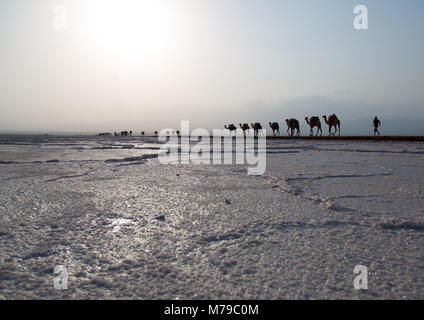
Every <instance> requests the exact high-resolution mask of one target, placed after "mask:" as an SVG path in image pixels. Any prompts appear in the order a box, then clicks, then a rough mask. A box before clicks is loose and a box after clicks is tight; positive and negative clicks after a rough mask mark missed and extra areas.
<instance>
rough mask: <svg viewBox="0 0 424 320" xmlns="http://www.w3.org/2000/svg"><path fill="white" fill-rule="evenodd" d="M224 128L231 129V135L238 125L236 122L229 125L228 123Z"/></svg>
mask: <svg viewBox="0 0 424 320" xmlns="http://www.w3.org/2000/svg"><path fill="white" fill-rule="evenodd" d="M224 128H225V129H227V130H230V135H231V134H232V132H233V131H236V130H237V127H236V126H235V125H234V124H230V125H229V126H228V127H227V125H225V126H224Z"/></svg>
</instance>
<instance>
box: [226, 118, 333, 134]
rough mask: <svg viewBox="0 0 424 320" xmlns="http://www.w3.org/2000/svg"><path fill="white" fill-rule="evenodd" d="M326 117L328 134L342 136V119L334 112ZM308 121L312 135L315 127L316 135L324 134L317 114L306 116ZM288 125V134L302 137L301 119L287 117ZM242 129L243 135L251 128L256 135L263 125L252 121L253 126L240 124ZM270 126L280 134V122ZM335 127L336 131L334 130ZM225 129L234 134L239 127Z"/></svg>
mask: <svg viewBox="0 0 424 320" xmlns="http://www.w3.org/2000/svg"><path fill="white" fill-rule="evenodd" d="M322 118H323V119H324V122H325V123H326V124H327V125H328V136H335V135H336V134H338V136H340V120H339V118H337V116H336V115H335V114H334V113H333V114H332V115H330V116H326V115H324V116H322ZM305 121H306V123H307V124H308V125H309V127H310V132H309V135H310V136H311V137H312V136H314V128H315V127H316V128H317V129H316V135H315V136H318V134H319V135H320V136H322V128H321V120H320V118H319V117H317V116H313V117H310V118H309V117H306V118H305ZM286 125H287V135H288V136H290V137H294V136H296V137H300V123H299V120H297V119H295V118H290V119H286ZM239 126H240V129H241V130H243V135H246V132H249V130H250V129H252V130H253V135H254V136H255V137H256V136H258V135H259V130H262V125H261V124H260V123H259V122H256V123H254V124H253V123H252V124H251V126H250V127H249V125H248V124H247V123H244V124H241V123H240V124H239ZM269 127H270V128H271V129H272V135H273V136H274V137H276V136H280V125H279V123H278V122H269ZM333 127H334V132H333ZM224 128H225V129H227V130H229V131H230V135H232V133H233V132H235V131H236V130H237V127H236V126H235V125H234V124H229V125H225V126H224Z"/></svg>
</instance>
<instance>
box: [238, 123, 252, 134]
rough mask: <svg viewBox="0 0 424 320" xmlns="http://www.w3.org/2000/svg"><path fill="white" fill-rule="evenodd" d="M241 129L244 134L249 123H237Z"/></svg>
mask: <svg viewBox="0 0 424 320" xmlns="http://www.w3.org/2000/svg"><path fill="white" fill-rule="evenodd" d="M239 126H240V128H241V130H243V134H244V135H246V131H249V129H250V128H249V125H248V124H247V123H243V124H241V123H240V124H239Z"/></svg>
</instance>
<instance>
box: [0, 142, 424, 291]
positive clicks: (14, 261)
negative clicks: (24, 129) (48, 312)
mask: <svg viewBox="0 0 424 320" xmlns="http://www.w3.org/2000/svg"><path fill="white" fill-rule="evenodd" d="M159 148H160V145H159V144H157V143H156V141H155V139H154V138H140V137H132V138H114V137H110V138H97V137H42V136H38V137H36V136H26V137H24V136H20V137H19V136H14V137H13V136H8V137H7V136H1V137H0V180H1V188H0V298H4V299H21V298H23V299H47V298H48V299H52V298H53V299H62V298H65V299H104V298H112V299H124V298H129V299H322V298H325V299H389V298H393V299H417V298H418V299H422V298H424V272H423V271H424V270H423V265H424V263H423V262H424V250H423V247H424V197H423V195H424V161H423V160H424V143H422V142H390V141H331V140H329V141H327V140H323V141H321V140H316V141H314V140H302V139H296V140H281V141H279V140H270V141H268V144H267V170H266V172H265V174H264V175H262V176H248V175H247V173H246V167H245V166H243V165H163V164H161V163H160V162H159V161H158V159H156V154H157V152H158V149H159ZM56 265H64V266H65V267H66V268H67V270H68V273H69V282H68V289H67V290H56V289H54V287H53V279H54V277H55V275H54V274H53V270H54V267H55V266H56ZM356 265H363V266H366V267H367V268H368V271H369V276H368V282H369V283H368V290H360V291H358V290H356V289H355V288H354V286H353V281H354V279H355V277H356V276H357V275H356V274H355V273H354V272H353V270H354V268H355V266H356Z"/></svg>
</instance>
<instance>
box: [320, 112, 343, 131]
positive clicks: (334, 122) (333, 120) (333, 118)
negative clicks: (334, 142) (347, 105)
mask: <svg viewBox="0 0 424 320" xmlns="http://www.w3.org/2000/svg"><path fill="white" fill-rule="evenodd" d="M322 117H323V118H324V121H325V123H326V124H328V135H329V136H335V135H336V133H337V127H338V128H339V136H340V120H339V119H338V118H337V116H336V115H335V114H334V113H333V114H332V115H331V116H329V117H328V120H327V116H322ZM333 126H334V129H335V130H336V131H334V133H332V132H331V129H332V128H333Z"/></svg>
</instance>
